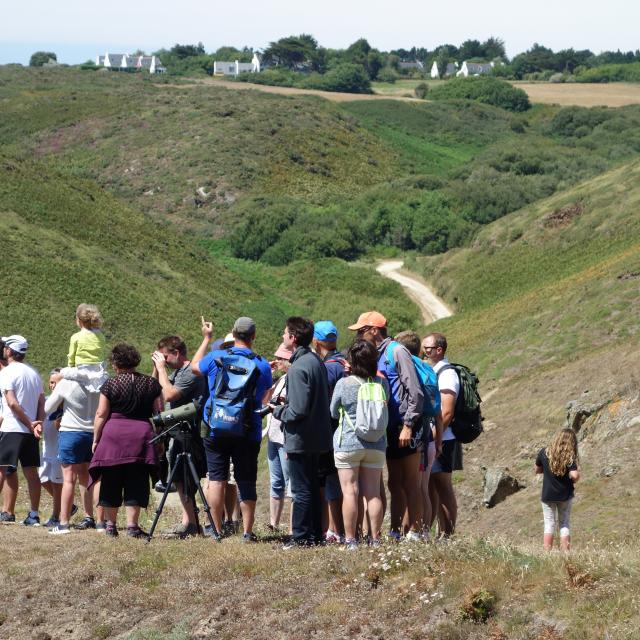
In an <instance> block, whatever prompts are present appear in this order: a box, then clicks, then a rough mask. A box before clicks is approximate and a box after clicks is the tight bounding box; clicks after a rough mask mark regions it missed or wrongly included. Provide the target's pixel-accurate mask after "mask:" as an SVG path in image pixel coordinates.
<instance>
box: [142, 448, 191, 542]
mask: <svg viewBox="0 0 640 640" xmlns="http://www.w3.org/2000/svg"><path fill="white" fill-rule="evenodd" d="M183 455H184V453H179V454H178V456H177V459H176V464H175V465H174V466H173V469H171V473H170V474H169V479H168V480H167V486H166V487H165V490H164V493H163V494H162V498H161V499H160V503H159V504H158V506H157V507H156V514H155V517H154V518H153V523H152V524H151V528H150V529H149V534H148V535H147V542H150V541H151V538H152V536H153V532H154V531H155V529H156V525H157V524H158V520H159V519H160V514H161V513H162V510H163V509H164V503H165V502H166V501H167V496H168V495H169V490H170V489H171V483H172V482H173V479H174V477H175V475H176V472H177V471H178V461H179V460H180V456H183Z"/></svg>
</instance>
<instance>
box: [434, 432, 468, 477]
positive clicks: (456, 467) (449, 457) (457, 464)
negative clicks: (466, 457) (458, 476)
mask: <svg viewBox="0 0 640 640" xmlns="http://www.w3.org/2000/svg"><path fill="white" fill-rule="evenodd" d="M461 470H462V445H461V444H460V443H459V442H458V441H457V440H444V441H443V442H442V453H441V454H440V455H439V456H438V457H437V458H436V459H435V460H434V461H433V466H432V467H431V473H432V474H433V473H452V472H453V471H461Z"/></svg>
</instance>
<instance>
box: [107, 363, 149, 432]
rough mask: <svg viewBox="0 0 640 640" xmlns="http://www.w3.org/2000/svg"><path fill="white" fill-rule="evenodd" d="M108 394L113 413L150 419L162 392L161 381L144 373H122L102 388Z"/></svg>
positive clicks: (138, 418) (139, 418)
mask: <svg viewBox="0 0 640 640" xmlns="http://www.w3.org/2000/svg"><path fill="white" fill-rule="evenodd" d="M100 393H102V394H104V395H105V396H107V398H108V399H109V403H110V404H111V412H112V413H121V414H122V415H124V416H126V417H127V418H134V419H136V420H148V419H149V418H150V417H151V415H152V414H153V403H154V400H155V399H156V398H157V397H158V396H159V395H160V394H161V393H162V387H161V386H160V383H159V382H158V381H157V380H156V379H155V378H152V377H151V376H145V375H143V374H142V373H138V372H135V373H121V374H119V375H117V376H115V377H113V378H109V379H108V380H107V381H106V382H105V383H104V384H103V385H102V387H101V388H100Z"/></svg>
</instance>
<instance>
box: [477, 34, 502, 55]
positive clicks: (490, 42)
mask: <svg viewBox="0 0 640 640" xmlns="http://www.w3.org/2000/svg"><path fill="white" fill-rule="evenodd" d="M482 49H483V55H484V57H485V58H486V59H487V60H495V59H496V58H502V59H503V60H506V58H507V53H506V51H505V48H504V40H503V39H502V38H495V37H494V36H491V37H490V38H487V39H486V40H485V41H484V42H483V43H482Z"/></svg>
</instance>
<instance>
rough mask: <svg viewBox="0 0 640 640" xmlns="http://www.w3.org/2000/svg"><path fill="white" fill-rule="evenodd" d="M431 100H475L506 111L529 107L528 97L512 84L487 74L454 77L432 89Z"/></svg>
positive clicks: (522, 109)
mask: <svg viewBox="0 0 640 640" xmlns="http://www.w3.org/2000/svg"><path fill="white" fill-rule="evenodd" d="M429 98H430V99H431V100H455V99H460V98H462V99H465V100H477V101H478V102H482V103H484V104H491V105H493V106H494V107H500V108H502V109H507V111H516V112H518V111H526V110H527V109H529V108H530V107H531V104H530V103H529V97H528V96H527V94H526V93H525V92H524V91H523V90H522V89H518V88H517V87H514V86H513V85H511V84H509V83H508V82H505V81H504V80H500V79H498V78H491V77H489V76H485V77H483V76H478V77H473V78H454V79H452V80H449V81H448V82H446V83H444V84H441V85H439V86H437V87H435V88H434V89H433V91H431V93H430V94H429Z"/></svg>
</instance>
